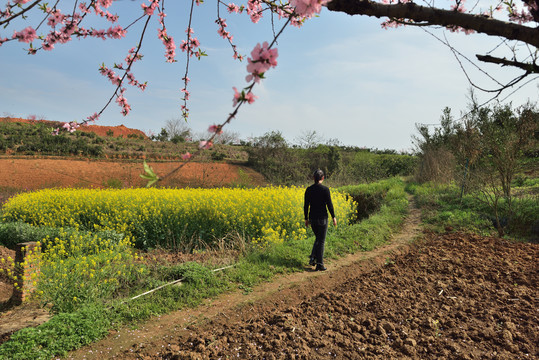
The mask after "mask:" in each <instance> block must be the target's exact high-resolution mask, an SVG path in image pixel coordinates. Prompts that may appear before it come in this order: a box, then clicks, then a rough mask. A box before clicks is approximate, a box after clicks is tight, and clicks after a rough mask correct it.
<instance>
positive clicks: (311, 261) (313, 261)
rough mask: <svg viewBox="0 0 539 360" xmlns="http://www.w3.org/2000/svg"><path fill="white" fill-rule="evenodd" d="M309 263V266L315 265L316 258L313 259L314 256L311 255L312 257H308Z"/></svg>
mask: <svg viewBox="0 0 539 360" xmlns="http://www.w3.org/2000/svg"><path fill="white" fill-rule="evenodd" d="M309 265H311V266H315V265H316V259H315V258H313V257H312V258H310V259H309Z"/></svg>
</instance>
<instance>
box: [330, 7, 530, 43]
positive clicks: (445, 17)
mask: <svg viewBox="0 0 539 360" xmlns="http://www.w3.org/2000/svg"><path fill="white" fill-rule="evenodd" d="M327 8H328V9H329V10H330V11H338V12H344V13H346V14H349V15H367V16H374V17H377V18H383V17H388V18H396V19H410V20H413V21H415V22H422V23H425V24H426V25H439V26H451V27H453V26H458V27H462V28H464V29H468V30H474V31H476V32H478V33H483V34H487V35H491V36H501V37H504V38H506V39H510V40H517V41H522V42H524V43H527V44H530V45H532V46H534V47H536V48H539V28H537V27H536V28H532V27H528V26H524V25H519V24H516V23H510V22H506V21H502V20H496V19H492V18H490V17H488V16H482V15H473V14H467V13H461V12H458V11H454V10H443V9H437V8H431V7H424V6H420V5H416V4H414V3H407V4H401V3H399V4H388V5H386V4H381V3H377V2H374V1H371V0H333V1H331V2H330V3H328V4H327Z"/></svg>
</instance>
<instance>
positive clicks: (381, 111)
mask: <svg viewBox="0 0 539 360" xmlns="http://www.w3.org/2000/svg"><path fill="white" fill-rule="evenodd" d="M189 3H190V2H187V1H175V2H168V3H167V8H166V10H167V13H168V17H167V27H168V31H169V34H170V35H172V36H173V37H174V39H175V41H176V43H177V44H179V43H180V42H181V39H182V38H183V36H184V34H185V29H186V27H187V22H186V21H187V17H186V12H187V10H188V5H187V4H189ZM215 8H216V6H215V3H214V2H212V1H206V2H205V3H204V4H203V5H201V6H199V7H197V8H195V16H194V18H193V24H192V27H193V29H194V30H195V36H197V37H198V38H199V40H200V42H201V48H202V49H203V50H205V51H206V53H207V54H208V55H209V56H208V57H204V58H203V59H202V60H201V61H198V60H192V61H191V65H190V75H189V77H190V78H191V83H190V85H189V89H190V91H191V101H190V103H189V108H190V109H191V113H190V118H189V123H188V125H189V126H190V127H191V128H192V129H193V130H194V131H195V132H202V131H204V130H206V129H207V128H208V126H209V125H211V124H216V123H221V122H223V121H224V120H225V119H226V117H227V114H228V113H230V112H231V111H232V109H233V108H232V98H233V90H232V87H233V86H235V87H237V88H242V87H244V86H246V85H247V83H246V82H245V76H246V75H247V73H246V65H247V63H246V61H244V62H241V63H240V62H238V61H234V60H233V59H232V51H231V49H230V46H229V45H228V43H227V42H226V41H224V40H223V39H221V38H220V37H219V36H218V34H217V25H216V24H215V23H214V20H215V18H216V13H215ZM60 9H62V5H60ZM62 10H64V9H62ZM66 10H67V9H66ZM110 10H111V12H112V13H117V14H119V15H120V24H121V25H125V24H126V23H129V22H130V21H129V19H132V18H134V17H135V16H136V15H137V14H139V13H140V5H139V2H131V1H122V2H117V3H115V4H114V5H113V7H112V8H111V9H110ZM221 17H225V18H226V19H227V23H228V25H229V27H228V29H229V31H230V32H231V33H232V34H233V35H234V43H235V44H236V45H237V46H238V49H239V52H240V53H242V54H244V55H248V54H249V53H250V51H251V50H252V48H253V47H254V46H255V45H256V43H257V42H263V41H270V40H271V38H272V26H271V22H270V21H269V18H268V17H266V18H265V19H264V20H263V21H261V23H259V24H256V25H255V24H251V23H250V21H249V19H248V17H247V16H246V15H234V14H233V15H231V14H228V13H227V12H226V11H225V10H222V11H221ZM30 20H32V19H30ZM380 23H381V21H380V20H378V19H374V18H367V17H359V16H353V17H352V16H349V15H346V14H342V13H333V12H330V11H328V10H326V9H324V10H323V11H322V13H321V14H320V17H318V18H314V19H311V20H309V21H308V22H307V23H306V24H305V26H304V27H303V28H301V29H297V28H294V27H288V28H287V29H286V30H285V32H284V33H283V35H282V36H281V37H280V38H279V43H278V46H277V48H278V49H279V58H278V66H277V67H276V68H274V69H271V70H270V71H268V73H267V74H266V77H267V78H266V79H265V80H263V81H262V83H261V84H259V85H257V86H255V88H254V90H253V92H254V93H255V95H257V96H258V100H257V101H256V102H255V103H254V104H251V105H246V106H243V107H242V109H241V110H240V113H239V114H238V116H237V117H236V119H235V120H233V122H232V123H231V124H230V125H229V126H228V127H227V129H228V130H229V131H233V132H236V133H239V134H240V137H241V138H242V139H247V138H249V137H256V136H260V135H263V134H264V133H266V132H268V131H281V132H282V134H283V135H284V136H285V138H286V139H288V140H289V141H291V142H294V140H295V139H297V138H298V137H299V136H301V135H302V134H303V133H305V132H308V131H313V130H314V131H316V132H317V133H318V134H319V135H320V136H321V137H323V138H324V139H325V140H328V139H338V140H339V141H340V142H341V143H342V144H344V145H354V146H360V147H361V146H365V147H369V148H378V149H395V150H409V149H411V148H412V140H411V137H412V135H414V134H416V130H415V124H416V123H426V124H435V123H438V122H439V118H440V115H441V113H442V109H443V108H444V107H446V106H449V107H450V108H452V110H453V113H454V114H455V115H459V113H460V111H461V110H464V109H465V108H466V104H467V102H468V100H467V94H468V89H469V83H468V81H467V79H466V77H465V75H464V73H463V71H462V70H461V69H460V66H459V63H458V62H457V61H456V60H455V58H454V57H453V54H452V53H451V51H450V50H449V49H448V48H447V47H446V46H444V45H443V44H441V43H440V42H439V41H438V40H436V39H434V38H433V37H432V36H430V35H428V34H427V33H425V32H424V31H423V30H421V29H418V28H399V29H392V30H384V29H382V28H381V27H380ZM98 25H99V24H95V26H96V27H98ZM157 27H158V24H157V22H156V21H154V22H152V23H151V24H150V29H149V32H148V34H147V35H146V38H145V42H144V44H143V49H142V54H143V55H144V59H143V61H142V62H138V63H136V65H135V67H134V73H135V76H136V77H137V79H138V80H140V81H142V82H143V81H148V89H147V90H146V91H145V92H143V93H142V92H140V91H139V90H138V89H135V88H132V87H128V90H127V93H126V98H127V99H128V101H129V103H130V104H131V106H132V111H131V113H130V115H129V116H127V117H123V116H122V115H121V114H120V108H119V107H118V106H117V105H116V104H112V105H111V106H110V107H109V108H108V109H107V110H106V111H105V112H104V114H103V115H102V116H101V119H100V120H99V122H98V123H97V124H99V125H112V126H114V125H120V124H124V125H125V126H127V127H132V128H137V129H141V130H144V131H146V132H148V131H153V132H159V130H160V129H161V128H162V127H163V126H164V125H165V122H166V121H167V120H170V119H174V118H179V117H180V105H181V101H180V98H181V93H180V89H181V88H182V82H181V78H182V77H183V74H184V72H185V56H184V54H183V53H181V52H180V51H178V52H177V54H178V55H177V60H178V62H177V63H175V64H169V63H166V62H165V58H164V56H163V54H164V49H163V46H162V45H161V43H160V41H159V40H158V39H157V37H156V29H157ZM17 28H18V29H20V28H21V27H20V26H18V27H17ZM276 28H278V23H277V24H276ZM12 32H13V28H8V29H7V30H6V29H0V36H8V35H11V34H12ZM136 34H137V31H136V28H135V29H133V31H131V33H130V35H129V36H128V37H127V38H126V39H122V40H107V41H102V40H96V39H88V40H81V41H79V40H75V41H72V42H70V43H69V44H66V45H58V46H57V47H56V49H55V50H54V51H52V52H40V53H38V54H37V55H35V56H30V55H26V52H25V51H24V48H25V47H26V44H23V43H19V42H10V43H6V44H4V45H3V46H1V47H0V66H1V68H2V69H3V70H2V75H1V77H0V79H1V80H0V94H1V96H0V116H6V115H9V116H16V117H26V116H29V115H36V116H38V117H44V118H46V119H50V120H58V121H73V120H79V121H80V120H82V119H84V118H86V117H87V116H89V115H91V114H93V113H94V112H96V111H99V110H100V109H101V107H102V106H103V105H104V104H105V103H106V101H108V99H109V98H110V96H111V94H112V91H113V90H114V88H113V87H112V85H111V84H110V83H109V82H108V80H107V79H105V78H104V77H103V76H101V75H99V73H98V68H99V65H100V64H101V63H105V64H107V65H109V66H112V64H113V63H114V62H122V61H123V59H124V58H125V55H126V54H127V51H128V50H129V49H130V48H131V47H133V46H134V45H135V44H136V43H137V42H138V38H137V35H136ZM436 34H437V35H438V36H442V37H443V36H444V33H443V32H442V31H438V32H436ZM445 34H446V36H447V38H448V39H449V40H450V41H451V43H452V45H453V46H454V47H456V48H457V49H458V50H459V51H461V52H462V53H463V54H465V55H466V56H468V57H470V58H474V57H475V54H476V53H486V52H487V51H489V50H491V49H492V48H494V47H495V46H496V45H497V43H498V41H497V39H493V38H489V37H487V36H484V35H472V36H466V35H463V34H452V33H449V32H445ZM468 69H469V70H470V73H471V74H472V75H473V76H474V81H476V82H477V83H479V84H481V85H484V86H490V83H489V82H488V80H487V79H485V78H484V77H483V76H481V75H480V74H479V73H478V72H477V71H474V70H473V69H472V68H470V67H469V66H468ZM485 69H486V70H487V71H489V73H491V74H493V75H495V76H497V77H500V78H502V79H509V77H510V76H513V75H515V74H516V73H515V72H513V71H510V70H509V71H507V70H504V71H501V69H500V68H498V67H496V66H494V65H492V66H485ZM477 95H478V97H479V99H480V100H486V99H488V98H489V95H486V94H481V93H477ZM504 97H505V96H502V98H504ZM538 99H539V87H538V81H537V80H536V81H534V82H531V83H530V84H528V85H527V86H525V87H524V88H522V89H520V90H519V91H518V92H516V93H515V94H514V95H512V96H510V97H508V98H507V100H506V101H512V102H513V104H514V105H522V104H523V103H525V102H526V101H528V100H531V101H533V102H536V101H537V100H538Z"/></svg>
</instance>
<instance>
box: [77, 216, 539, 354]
mask: <svg viewBox="0 0 539 360" xmlns="http://www.w3.org/2000/svg"><path fill="white" fill-rule="evenodd" d="M414 216H415V218H416V219H417V218H418V215H417V212H415V215H414V213H413V214H412V218H413V217H414ZM417 232H418V230H417V226H415V225H414V222H410V220H408V222H407V226H406V227H405V230H404V231H403V233H401V235H400V237H398V238H397V239H396V240H395V241H394V242H393V243H392V244H391V245H388V246H386V247H384V248H381V249H378V250H375V251H374V252H372V253H363V254H356V255H353V256H350V257H348V258H345V259H341V260H339V261H333V262H330V263H329V269H328V271H326V272H313V271H311V270H309V269H308V268H306V271H305V272H304V273H299V274H292V275H289V276H285V277H282V278H279V279H277V280H276V281H274V282H272V283H271V284H264V285H261V286H260V287H258V288H256V289H254V291H253V292H252V293H249V294H241V293H237V294H228V295H226V296H223V297H220V298H218V299H214V300H212V301H208V302H207V303H206V304H205V305H204V306H202V307H200V308H198V309H190V310H184V311H179V312H176V313H173V314H169V315H166V316H162V317H160V318H158V319H154V320H152V321H150V322H148V323H146V324H144V325H143V326H141V327H140V328H138V329H136V330H133V329H129V330H123V331H119V332H115V333H113V334H111V335H110V336H109V338H107V339H105V340H103V341H101V342H98V343H96V344H94V345H92V346H90V347H86V348H83V349H80V350H79V351H77V352H74V353H72V354H71V355H70V356H69V359H105V358H107V359H112V358H115V359H232V358H234V359H537V358H539V349H538V344H539V314H538V308H539V303H538V286H537V285H538V280H539V276H538V275H539V267H538V266H537V265H538V263H537V259H538V258H539V246H538V245H537V244H524V243H515V242H509V241H506V240H503V239H499V238H491V237H480V236H476V235H471V234H463V233H447V234H442V235H436V234H430V233H427V234H425V235H424V236H423V238H422V239H421V240H418V241H416V242H415V243H414V244H412V245H409V244H408V241H409V240H410V239H411V238H413V237H415V234H417Z"/></svg>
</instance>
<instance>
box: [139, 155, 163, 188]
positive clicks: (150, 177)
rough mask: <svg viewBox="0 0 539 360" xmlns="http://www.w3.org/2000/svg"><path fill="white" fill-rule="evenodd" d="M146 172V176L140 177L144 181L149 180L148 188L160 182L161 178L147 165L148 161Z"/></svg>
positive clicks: (141, 175)
mask: <svg viewBox="0 0 539 360" xmlns="http://www.w3.org/2000/svg"><path fill="white" fill-rule="evenodd" d="M143 165H144V172H145V174H140V177H141V178H143V179H144V180H148V183H147V184H146V187H150V186H152V185H153V184H155V183H156V182H158V181H159V176H157V174H156V173H155V172H154V171H153V169H152V168H151V167H150V165H148V164H147V163H146V160H144V164H143Z"/></svg>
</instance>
